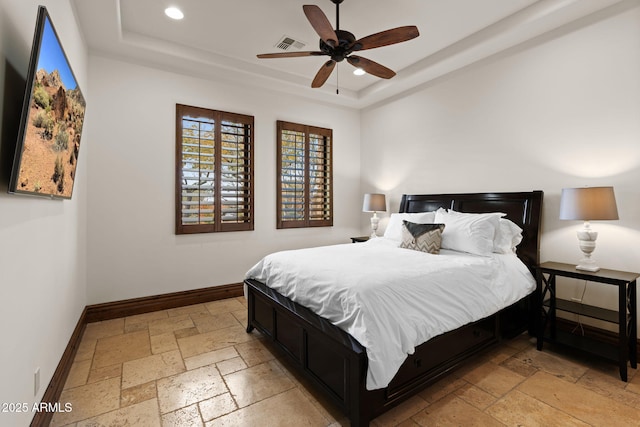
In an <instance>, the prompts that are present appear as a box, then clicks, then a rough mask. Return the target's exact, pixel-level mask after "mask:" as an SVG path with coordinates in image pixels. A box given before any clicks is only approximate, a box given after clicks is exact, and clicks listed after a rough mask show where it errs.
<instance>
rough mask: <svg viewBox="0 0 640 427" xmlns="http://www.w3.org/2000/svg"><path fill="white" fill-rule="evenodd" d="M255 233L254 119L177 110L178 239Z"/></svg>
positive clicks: (179, 107)
mask: <svg viewBox="0 0 640 427" xmlns="http://www.w3.org/2000/svg"><path fill="white" fill-rule="evenodd" d="M241 230H253V116H245V115H242V114H233V113H226V112H223V111H215V110H209V109H205V108H198V107H190V106H187V105H180V104H177V105H176V234H190V233H213V232H218V231H241Z"/></svg>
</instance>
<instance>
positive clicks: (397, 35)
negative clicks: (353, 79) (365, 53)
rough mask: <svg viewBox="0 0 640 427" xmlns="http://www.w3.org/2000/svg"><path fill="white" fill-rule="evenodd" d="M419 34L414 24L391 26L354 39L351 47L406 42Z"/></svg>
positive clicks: (372, 46)
mask: <svg viewBox="0 0 640 427" xmlns="http://www.w3.org/2000/svg"><path fill="white" fill-rule="evenodd" d="M419 35H420V32H419V31H418V27H416V26H415V25H409V26H406V27H398V28H392V29H391V30H387V31H382V32H379V33H375V34H371V35H370V36H367V37H363V38H361V39H360V40H356V41H355V42H354V43H353V46H352V49H353V50H365V49H374V48H376V47H382V46H388V45H390V44H396V43H401V42H406V41H407V40H411V39H415V38H416V37H418V36H419Z"/></svg>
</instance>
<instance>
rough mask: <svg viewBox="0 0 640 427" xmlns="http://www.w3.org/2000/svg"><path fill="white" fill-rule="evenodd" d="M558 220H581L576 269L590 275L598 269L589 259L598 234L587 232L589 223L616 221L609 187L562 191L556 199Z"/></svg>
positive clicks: (614, 204) (566, 189)
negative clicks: (557, 202)
mask: <svg viewBox="0 0 640 427" xmlns="http://www.w3.org/2000/svg"><path fill="white" fill-rule="evenodd" d="M560 219H566V220H582V221H584V227H583V228H582V230H579V231H578V233H577V234H578V240H579V241H580V250H581V251H582V253H583V254H584V258H583V259H582V260H580V264H578V265H577V266H576V269H577V270H585V271H591V272H596V271H598V270H600V267H598V266H597V265H596V263H595V261H594V260H593V259H592V258H591V253H592V252H593V251H594V250H595V248H596V239H597V238H598V232H597V231H593V230H592V229H591V225H590V224H589V221H594V220H613V219H618V208H617V206H616V196H615V194H614V193H613V187H583V188H563V189H562V195H561V196H560Z"/></svg>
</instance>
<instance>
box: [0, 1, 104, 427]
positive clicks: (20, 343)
mask: <svg viewBox="0 0 640 427" xmlns="http://www.w3.org/2000/svg"><path fill="white" fill-rule="evenodd" d="M39 4H43V5H45V6H47V9H48V11H49V14H50V16H51V20H52V21H53V23H54V25H55V27H56V30H57V31H58V34H59V36H60V38H61V41H62V44H63V46H64V49H65V51H66V53H67V56H68V57H69V60H70V62H71V64H72V67H73V70H74V72H75V75H76V78H77V80H78V84H79V85H80V87H81V88H82V89H83V93H84V95H85V98H86V99H87V101H88V102H89V103H91V99H90V97H89V96H88V86H87V62H88V60H87V49H86V46H85V44H84V42H83V41H82V38H81V36H80V33H79V30H78V26H77V25H76V21H75V18H74V15H73V12H72V9H71V6H70V5H69V2H68V1H67V0H57V1H54V0H51V1H46V0H38V1H36V0H0V49H1V50H2V55H0V56H1V57H2V61H1V62H0V80H1V81H2V83H0V99H2V104H1V105H0V109H1V110H2V111H1V113H0V128H2V137H3V140H2V152H3V153H2V156H3V159H5V156H6V155H7V146H10V145H12V144H14V141H15V138H16V133H17V127H18V126H17V124H16V122H15V121H16V120H19V117H20V111H19V110H20V109H21V108H22V96H23V86H21V85H20V84H16V82H15V81H13V79H12V76H14V75H16V73H17V75H19V80H22V83H24V79H25V77H26V73H27V66H28V63H29V55H30V51H31V43H32V40H33V32H34V28H35V21H36V13H37V9H38V5H39ZM17 86H20V87H17ZM88 122H89V120H87V125H85V130H86V129H87V128H88V127H89V125H88ZM85 142H86V139H84V140H83V145H82V147H81V149H80V155H79V159H78V170H77V179H76V183H75V188H74V194H73V199H72V200H65V201H58V200H46V199H38V198H34V197H28V196H16V195H9V194H7V184H6V182H3V183H2V185H1V186H0V301H1V302H2V307H1V309H0V331H1V335H2V349H1V350H0V403H9V402H14V403H28V404H29V405H31V404H32V403H33V402H36V401H39V400H40V398H41V397H42V395H43V393H44V391H45V388H46V386H47V384H48V383H49V381H50V379H51V376H52V375H53V372H54V370H55V368H56V366H57V364H58V362H59V361H60V357H61V356H62V353H63V351H64V348H65V347H66V345H67V342H68V341H69V338H70V337H71V333H72V332H73V329H74V327H75V325H76V323H77V321H78V319H79V317H80V314H81V312H82V309H83V308H84V306H85V304H86V287H85V280H86V268H85V256H84V253H85V251H86V236H85V229H86V226H85V214H86V209H85V208H86V204H85V203H86V192H87V191H86V190H87V185H86V178H87V172H86V166H87V165H86V163H87V152H88V149H87V147H86V145H89V144H86V145H85V144H84V143H85ZM9 157H11V158H12V157H13V154H12V153H9ZM2 167H3V169H2V170H1V171H0V172H1V174H2V177H3V181H5V179H6V177H8V175H9V170H7V168H6V162H5V161H3V162H2ZM38 367H39V368H40V371H41V374H40V375H41V379H40V389H39V390H38V392H37V393H35V395H34V371H35V369H36V368H38ZM32 417H33V414H32V413H31V412H29V413H22V414H16V413H14V414H8V413H0V425H3V426H5V425H6V426H9V425H11V426H20V425H28V424H29V422H30V421H31V418H32Z"/></svg>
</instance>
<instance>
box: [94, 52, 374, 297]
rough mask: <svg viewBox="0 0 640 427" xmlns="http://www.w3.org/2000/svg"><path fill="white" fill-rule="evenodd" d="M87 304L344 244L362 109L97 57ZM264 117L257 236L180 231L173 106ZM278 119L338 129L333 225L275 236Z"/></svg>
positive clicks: (356, 198) (258, 139)
mask: <svg viewBox="0 0 640 427" xmlns="http://www.w3.org/2000/svg"><path fill="white" fill-rule="evenodd" d="M89 62H90V67H89V70H90V71H89V74H90V79H91V87H92V103H91V106H90V107H91V112H92V115H93V117H99V118H100V119H99V120H96V123H95V125H94V126H93V127H92V128H91V130H90V133H89V135H88V139H89V140H90V141H91V144H92V151H91V158H90V159H89V166H88V169H89V171H88V173H89V189H90V192H89V196H88V197H89V207H88V217H89V223H88V283H89V285H88V299H89V303H100V302H106V301H114V300H121V299H127V298H134V297H140V296H147V295H156V294H163V293H167V292H176V291H182V290H188V289H196V288H203V287H208V286H216V285H223V284H229V283H238V282H241V281H242V279H243V277H244V274H245V272H246V271H247V270H248V269H249V268H250V267H251V266H252V265H253V264H254V263H256V262H257V261H258V260H259V259H260V258H261V257H262V256H264V255H266V254H267V253H270V252H273V251H277V250H282V249H292V248H299V247H304V246H318V245H323V244H333V243H347V242H350V240H349V237H350V236H352V235H354V233H356V234H355V235H357V234H358V233H359V222H360V216H361V212H360V209H361V205H360V204H361V203H362V202H361V200H362V199H361V197H362V195H361V193H360V167H359V164H360V133H359V113H358V112H357V111H355V110H348V109H341V108H336V107H334V106H325V105H321V104H318V103H316V102H311V101H307V100H304V99H302V98H297V97H293V96H289V95H282V94H278V93H275V92H271V91H269V90H256V89H252V88H248V87H240V86H238V85H236V84H227V83H225V82H212V81H207V80H200V79H197V78H193V77H186V76H183V75H179V74H174V73H171V72H165V71H159V70H157V69H152V68H147V67H144V66H139V65H133V64H131V63H125V62H120V61H117V60H113V59H108V58H105V57H100V56H91V57H90V61H89ZM176 103H182V104H187V105H194V106H198V107H205V108H212V109H218V110H224V111H231V112H237V113H242V114H249V115H253V116H254V117H255V132H256V133H255V162H254V167H255V183H256V186H255V188H256V194H255V230H254V231H246V232H226V233H210V234H201V235H180V236H178V235H175V234H174V223H175V222H174V221H175V220H174V212H175V210H174V209H175V208H174V197H175V196H174V188H175V187H174V186H175V104H176ZM276 120H287V121H292V122H298V123H305V124H310V125H316V126H321V127H328V128H332V129H333V147H334V158H333V161H334V163H333V165H334V172H333V176H334V226H333V227H328V228H320V229H318V228H316V229H300V230H276V228H275V227H276V193H275V183H276V175H275V168H276V157H275V155H276V139H275V138H276Z"/></svg>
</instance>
